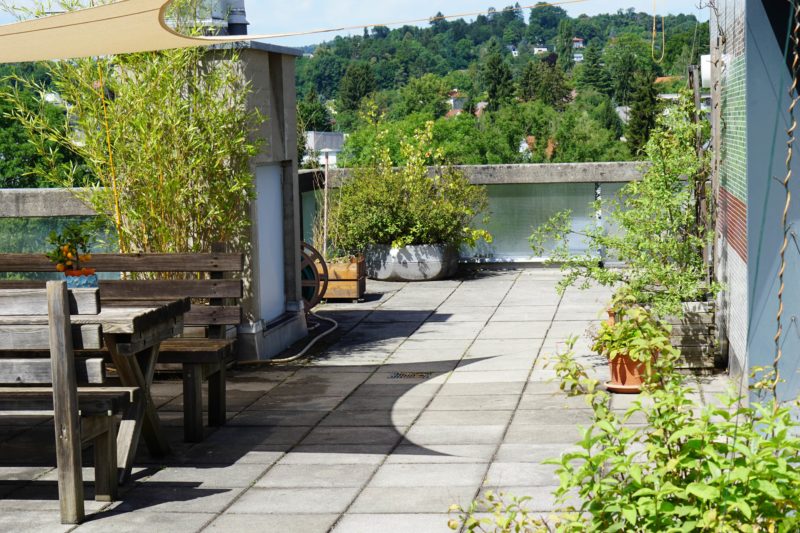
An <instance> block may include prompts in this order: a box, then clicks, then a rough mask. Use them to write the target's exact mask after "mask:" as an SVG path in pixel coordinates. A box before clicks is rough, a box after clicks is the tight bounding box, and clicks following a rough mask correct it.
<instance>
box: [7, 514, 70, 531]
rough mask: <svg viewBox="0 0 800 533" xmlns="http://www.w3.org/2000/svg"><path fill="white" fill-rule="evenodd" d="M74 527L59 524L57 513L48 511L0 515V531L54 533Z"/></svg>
mask: <svg viewBox="0 0 800 533" xmlns="http://www.w3.org/2000/svg"><path fill="white" fill-rule="evenodd" d="M74 527H75V526H71V525H66V524H60V523H59V516H58V513H53V512H50V511H13V512H5V511H4V512H3V513H0V531H8V532H12V531H13V532H15V533H56V532H59V531H64V532H66V531H69V530H71V529H72V528H74Z"/></svg>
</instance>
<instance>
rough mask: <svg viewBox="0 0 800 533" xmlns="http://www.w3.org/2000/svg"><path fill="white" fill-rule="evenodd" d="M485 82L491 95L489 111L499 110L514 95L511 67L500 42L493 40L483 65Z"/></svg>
mask: <svg viewBox="0 0 800 533" xmlns="http://www.w3.org/2000/svg"><path fill="white" fill-rule="evenodd" d="M482 74H483V83H484V85H485V86H486V92H487V93H488V95H489V111H497V110H498V109H500V108H501V107H502V106H503V105H504V104H506V103H508V102H509V101H510V100H511V99H512V98H513V96H514V83H513V76H512V74H511V68H510V67H509V66H508V63H506V62H505V60H504V59H503V56H502V55H501V48H500V44H499V43H498V42H497V41H492V43H491V44H490V45H489V50H488V52H487V53H486V59H485V61H484V65H483V73H482Z"/></svg>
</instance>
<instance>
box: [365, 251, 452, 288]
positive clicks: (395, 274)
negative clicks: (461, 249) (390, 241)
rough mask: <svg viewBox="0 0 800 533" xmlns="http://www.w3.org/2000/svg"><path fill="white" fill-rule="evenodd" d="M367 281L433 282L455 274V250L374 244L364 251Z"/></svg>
mask: <svg viewBox="0 0 800 533" xmlns="http://www.w3.org/2000/svg"><path fill="white" fill-rule="evenodd" d="M366 260H367V277H369V278H370V279H375V280H379V281H434V280H438V279H445V278H449V277H451V276H453V275H454V274H455V273H456V272H457V271H458V248H456V247H454V246H448V245H444V244H423V245H413V246H404V247H403V248H392V247H391V246H389V245H385V244H375V245H372V246H370V247H369V248H368V249H367V253H366Z"/></svg>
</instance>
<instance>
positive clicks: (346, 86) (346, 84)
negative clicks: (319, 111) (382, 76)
mask: <svg viewBox="0 0 800 533" xmlns="http://www.w3.org/2000/svg"><path fill="white" fill-rule="evenodd" d="M375 88H376V84H375V74H374V73H373V71H372V67H371V66H370V65H369V63H364V62H358V63H352V64H351V65H350V66H349V67H347V70H346V71H345V73H344V77H342V81H341V84H340V86H339V106H338V107H339V109H340V110H341V111H357V110H358V106H359V105H361V100H363V99H364V97H365V96H369V95H370V94H372V93H373V92H375Z"/></svg>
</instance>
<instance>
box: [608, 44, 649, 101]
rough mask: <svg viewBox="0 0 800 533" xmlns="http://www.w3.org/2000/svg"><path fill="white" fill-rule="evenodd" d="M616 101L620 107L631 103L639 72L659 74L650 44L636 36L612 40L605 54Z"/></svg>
mask: <svg viewBox="0 0 800 533" xmlns="http://www.w3.org/2000/svg"><path fill="white" fill-rule="evenodd" d="M603 60H604V61H605V64H606V68H607V69H608V74H609V76H610V78H611V86H612V89H613V93H614V100H615V101H616V102H617V103H618V104H619V105H629V104H630V103H631V99H632V94H633V90H634V79H635V78H636V75H637V74H638V73H639V72H657V68H656V67H657V65H655V64H654V63H653V57H652V50H651V49H650V43H649V42H648V41H646V40H645V39H644V38H643V37H639V36H637V35H634V34H623V35H620V36H619V37H617V38H615V39H612V40H611V42H610V43H609V44H608V46H607V47H606V49H605V52H604V53H603Z"/></svg>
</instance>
